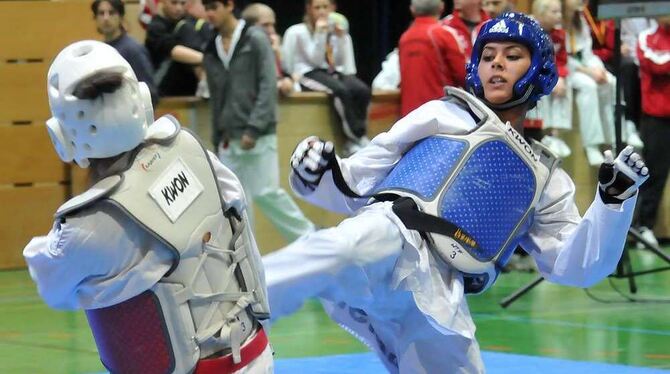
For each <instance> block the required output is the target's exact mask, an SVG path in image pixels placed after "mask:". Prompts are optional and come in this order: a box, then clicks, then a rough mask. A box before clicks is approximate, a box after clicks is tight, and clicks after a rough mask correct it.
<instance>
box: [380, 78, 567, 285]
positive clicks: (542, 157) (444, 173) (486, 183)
mask: <svg viewBox="0 0 670 374" xmlns="http://www.w3.org/2000/svg"><path fill="white" fill-rule="evenodd" d="M447 93H448V96H447V98H446V99H445V100H450V101H455V102H457V103H460V104H459V105H464V106H465V108H466V109H468V110H469V112H471V113H472V114H473V116H474V117H476V118H478V119H479V122H478V124H477V126H476V127H475V128H474V129H473V130H472V131H471V132H470V133H468V134H465V135H442V134H438V135H434V136H430V137H428V138H425V139H423V140H421V141H419V142H418V143H417V144H415V145H414V146H413V147H412V148H411V149H410V150H409V151H408V152H407V153H405V155H403V157H402V158H401V159H400V161H399V162H398V164H397V165H396V166H395V167H394V168H393V170H392V171H391V172H390V173H389V174H388V176H387V177H386V178H385V180H384V181H383V182H382V183H381V184H380V185H379V186H378V187H377V188H376V190H375V193H376V194H392V195H398V196H404V197H409V198H411V199H412V200H413V202H414V203H415V204H416V205H417V206H418V209H419V210H420V211H421V212H423V213H426V214H427V215H430V216H434V217H439V218H441V221H442V222H443V223H444V222H446V224H448V225H451V226H452V227H453V228H454V229H453V230H451V231H450V233H449V234H448V235H445V234H439V233H437V232H439V231H440V230H431V229H426V230H422V231H424V232H425V233H426V234H427V235H426V237H427V239H428V242H429V244H430V246H431V247H432V248H433V250H434V252H435V253H437V254H438V255H439V257H440V258H441V259H442V260H444V261H446V262H447V263H449V264H451V265H452V266H453V267H454V268H456V269H458V270H459V271H461V272H462V273H463V275H464V278H465V280H466V288H467V290H468V292H470V293H480V292H483V291H484V290H485V289H487V288H488V287H490V286H491V285H492V284H493V282H495V279H496V277H497V276H498V273H499V271H500V270H501V268H502V267H503V266H504V265H505V263H506V262H507V261H508V260H509V258H510V256H511V255H512V253H513V252H514V249H515V248H516V246H517V244H518V240H519V238H520V236H521V235H522V234H523V233H524V232H526V231H527V230H528V227H529V226H530V224H531V223H532V222H531V221H532V213H533V211H534V207H535V206H536V205H537V203H538V201H539V200H540V196H541V194H542V192H543V190H544V188H545V186H546V184H547V182H548V180H549V177H550V175H551V172H552V171H553V169H554V168H555V167H556V166H557V165H558V162H557V160H556V158H555V157H554V156H553V155H552V154H551V152H550V151H548V150H546V148H544V147H543V146H542V145H541V144H539V143H536V144H535V145H533V147H531V146H530V145H529V144H528V143H527V142H526V141H525V140H524V139H523V137H522V136H521V135H520V134H519V133H518V132H517V131H515V130H514V129H513V128H512V127H511V126H510V125H509V124H504V123H502V122H501V121H500V120H499V119H498V116H497V115H496V114H495V113H493V112H492V111H491V110H490V109H489V108H488V107H486V106H485V105H484V104H483V103H482V102H481V101H479V100H477V99H476V98H474V97H473V96H471V95H470V94H468V93H466V92H464V91H462V90H458V89H451V88H450V89H448V91H447ZM394 209H395V207H394ZM401 218H402V217H401ZM417 220H421V218H417ZM433 223H435V222H433ZM412 224H414V223H412ZM438 225H439V222H438ZM433 227H435V226H433ZM436 231H437V232H436Z"/></svg>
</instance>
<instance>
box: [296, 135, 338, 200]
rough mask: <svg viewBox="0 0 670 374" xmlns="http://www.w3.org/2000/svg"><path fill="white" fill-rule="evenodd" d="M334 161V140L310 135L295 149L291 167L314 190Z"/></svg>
mask: <svg viewBox="0 0 670 374" xmlns="http://www.w3.org/2000/svg"><path fill="white" fill-rule="evenodd" d="M333 161H335V162H336V160H335V146H334V145H333V142H330V141H323V140H321V139H319V138H318V137H316V136H310V137H308V138H306V139H304V140H303V141H301V142H300V143H299V144H298V146H297V147H296V148H295V150H294V151H293V155H292V156H291V168H292V169H293V173H294V174H295V175H296V176H297V177H298V179H300V181H302V183H303V184H304V185H305V186H306V187H308V188H309V189H311V190H314V189H315V188H316V186H318V185H319V182H320V181H321V177H323V174H324V173H325V172H326V171H328V170H329V169H331V168H332V164H333Z"/></svg>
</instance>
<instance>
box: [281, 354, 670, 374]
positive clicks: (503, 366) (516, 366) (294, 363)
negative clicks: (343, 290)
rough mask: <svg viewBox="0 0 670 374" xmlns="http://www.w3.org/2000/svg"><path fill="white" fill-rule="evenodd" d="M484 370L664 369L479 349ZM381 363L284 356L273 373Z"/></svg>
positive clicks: (369, 358)
mask: <svg viewBox="0 0 670 374" xmlns="http://www.w3.org/2000/svg"><path fill="white" fill-rule="evenodd" d="M482 357H483V359H484V364H485V365H486V371H487V372H488V373H491V374H507V373H509V374H512V373H513V374H518V373H539V372H541V373H542V374H565V373H589V374H592V373H603V374H605V373H607V374H624V373H640V374H655V373H668V371H665V370H658V369H650V368H641V367H634V366H625V365H612V364H603V363H597V362H585V361H571V360H561V359H556V358H546V357H537V356H522V355H515V354H509V353H497V352H483V353H482ZM385 372H386V371H385V369H384V366H383V365H382V364H381V362H379V360H378V359H377V357H376V356H375V355H373V354H372V353H360V354H350V355H337V356H321V357H304V358H287V359H279V360H275V373H277V374H288V373H306V374H307V373H315V374H326V373H332V374H335V373H337V374H344V373H366V374H368V373H385Z"/></svg>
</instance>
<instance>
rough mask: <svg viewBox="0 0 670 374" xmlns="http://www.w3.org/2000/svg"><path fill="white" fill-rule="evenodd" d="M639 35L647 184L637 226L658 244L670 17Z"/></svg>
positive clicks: (669, 118) (669, 102)
mask: <svg viewBox="0 0 670 374" xmlns="http://www.w3.org/2000/svg"><path fill="white" fill-rule="evenodd" d="M657 21H658V25H657V26H655V27H653V28H651V29H649V30H647V31H645V32H643V33H642V34H640V39H639V42H638V45H637V56H638V58H639V60H640V78H641V82H642V87H641V90H642V120H641V126H640V133H641V135H642V140H643V141H644V145H645V146H644V150H643V152H644V157H645V159H646V160H647V162H648V164H649V184H648V185H646V186H645V187H644V188H642V189H641V190H640V204H639V207H638V219H637V224H638V225H639V226H640V232H641V233H642V237H643V238H645V239H646V240H647V241H649V242H651V243H653V244H656V245H658V241H657V240H656V237H655V236H654V233H653V231H652V230H653V228H654V225H655V223H656V216H657V215H658V207H659V206H660V204H661V201H662V198H663V189H664V187H665V182H666V181H667V180H668V171H669V170H670V148H669V147H668V141H670V16H665V17H661V18H658V19H657Z"/></svg>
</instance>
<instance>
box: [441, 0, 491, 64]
mask: <svg viewBox="0 0 670 374" xmlns="http://www.w3.org/2000/svg"><path fill="white" fill-rule="evenodd" d="M488 19H489V16H488V14H486V12H485V11H484V10H483V9H482V3H481V0H454V11H453V12H451V14H450V15H448V16H446V17H445V18H444V19H443V20H442V23H443V24H445V25H447V26H450V27H453V28H454V29H456V31H457V32H458V43H459V44H460V45H461V46H462V47H463V50H464V51H465V60H466V61H470V55H471V54H472V43H473V41H474V40H475V39H476V38H477V34H478V33H479V28H480V27H481V25H482V24H483V23H484V22H485V21H487V20H488Z"/></svg>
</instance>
